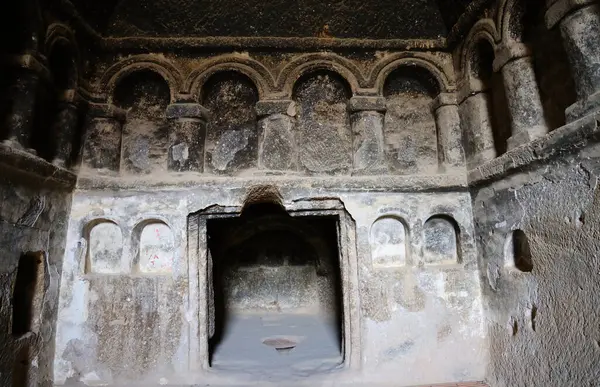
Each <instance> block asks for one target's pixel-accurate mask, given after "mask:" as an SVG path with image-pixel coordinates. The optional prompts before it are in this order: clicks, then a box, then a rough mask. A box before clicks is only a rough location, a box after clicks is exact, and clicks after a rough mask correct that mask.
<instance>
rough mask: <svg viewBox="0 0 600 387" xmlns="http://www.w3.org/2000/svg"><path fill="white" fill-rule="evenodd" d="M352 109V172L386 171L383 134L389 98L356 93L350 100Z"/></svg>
mask: <svg viewBox="0 0 600 387" xmlns="http://www.w3.org/2000/svg"><path fill="white" fill-rule="evenodd" d="M348 109H349V110H350V113H351V115H350V121H351V123H352V144H353V145H352V149H353V161H352V173H353V174H371V175H372V174H377V173H383V172H386V171H387V166H386V163H385V148H384V146H385V144H384V137H383V122H384V117H385V110H386V102H385V98H382V97H368V96H355V97H352V98H351V99H350V102H349V104H348Z"/></svg>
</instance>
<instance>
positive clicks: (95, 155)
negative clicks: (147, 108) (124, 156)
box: [82, 104, 127, 173]
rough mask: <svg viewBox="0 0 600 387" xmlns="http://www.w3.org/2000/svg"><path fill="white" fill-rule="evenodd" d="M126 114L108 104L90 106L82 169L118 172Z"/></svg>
mask: <svg viewBox="0 0 600 387" xmlns="http://www.w3.org/2000/svg"><path fill="white" fill-rule="evenodd" d="M126 116H127V114H126V112H125V111H124V110H122V109H120V108H118V107H116V106H114V105H109V104H91V105H90V107H89V111H88V116H87V119H86V124H85V134H84V136H85V140H84V142H83V157H82V159H83V160H82V164H83V166H84V167H87V168H93V169H97V170H105V171H108V172H110V173H113V172H119V169H120V164H121V138H122V131H123V123H124V122H125V118H126Z"/></svg>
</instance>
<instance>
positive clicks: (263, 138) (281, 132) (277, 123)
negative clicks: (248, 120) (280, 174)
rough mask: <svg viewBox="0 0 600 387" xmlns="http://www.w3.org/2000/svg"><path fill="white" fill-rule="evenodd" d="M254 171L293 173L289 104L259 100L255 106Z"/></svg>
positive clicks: (291, 110) (292, 113) (294, 157)
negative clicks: (255, 157)
mask: <svg viewBox="0 0 600 387" xmlns="http://www.w3.org/2000/svg"><path fill="white" fill-rule="evenodd" d="M256 114H257V116H258V117H259V119H258V167H259V169H261V170H267V171H297V170H298V152H297V147H296V139H295V135H294V124H295V119H294V116H295V115H296V107H295V103H294V101H291V100H263V101H259V102H258V103H257V104H256Z"/></svg>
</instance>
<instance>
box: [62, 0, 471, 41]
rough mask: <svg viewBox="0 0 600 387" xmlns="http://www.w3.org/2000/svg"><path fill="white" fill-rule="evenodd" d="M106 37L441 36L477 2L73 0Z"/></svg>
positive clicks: (92, 24) (439, 0)
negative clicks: (469, 5) (471, 4)
mask: <svg viewBox="0 0 600 387" xmlns="http://www.w3.org/2000/svg"><path fill="white" fill-rule="evenodd" d="M71 2H72V3H73V5H74V7H75V9H76V10H77V11H78V13H79V14H80V15H81V16H82V17H83V19H85V21H86V22H87V23H88V24H89V25H90V26H92V27H93V28H94V29H95V30H96V31H97V32H98V33H100V34H101V35H103V36H111V37H123V36H148V37H152V36H155V37H208V36H220V37H229V36H236V37H330V38H342V39H416V38H420V39H436V38H440V37H445V36H447V34H448V32H449V31H450V29H451V28H452V26H453V25H454V24H455V23H456V21H457V20H458V18H459V16H460V15H461V14H462V13H463V12H464V10H465V8H466V7H467V6H468V4H469V3H471V2H472V0H371V1H367V0H269V1H267V0H245V1H239V0H102V1H98V0H71Z"/></svg>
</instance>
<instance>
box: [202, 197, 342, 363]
mask: <svg viewBox="0 0 600 387" xmlns="http://www.w3.org/2000/svg"><path fill="white" fill-rule="evenodd" d="M338 221H339V219H338V217H337V216H302V217H293V216H290V215H289V214H288V213H286V212H285V210H284V209H283V208H282V207H280V206H277V205H268V204H266V203H260V204H255V205H250V206H246V207H245V208H244V211H243V213H242V215H241V216H240V217H235V218H218V219H209V220H208V222H207V233H208V248H209V254H210V257H211V259H212V286H211V287H210V289H209V304H211V305H209V314H210V315H211V317H210V323H209V337H210V339H209V357H210V365H211V367H213V368H217V369H222V370H227V371H236V372H245V373H251V374H252V373H260V374H265V373H267V374H269V375H275V374H281V375H293V374H301V375H306V374H312V373H316V372H318V371H319V372H325V371H327V370H330V369H333V368H336V367H337V366H339V365H340V364H341V363H342V362H343V349H342V348H343V345H342V336H343V327H342V320H343V319H342V313H343V310H342V309H343V307H342V297H341V296H342V294H341V293H342V290H341V279H340V259H339V253H338V236H337V227H338ZM209 275H210V273H209ZM212 302H214V304H212Z"/></svg>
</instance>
